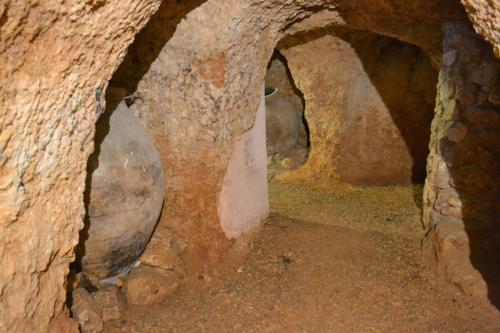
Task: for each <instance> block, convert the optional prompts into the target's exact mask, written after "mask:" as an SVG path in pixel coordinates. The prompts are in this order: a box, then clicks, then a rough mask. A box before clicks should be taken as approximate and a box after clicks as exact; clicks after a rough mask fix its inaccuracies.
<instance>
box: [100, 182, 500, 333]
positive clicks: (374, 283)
mask: <svg viewBox="0 0 500 333" xmlns="http://www.w3.org/2000/svg"><path fill="white" fill-rule="evenodd" d="M420 193H421V189H420V188H418V187H374V188H367V189H362V188H353V187H346V186H343V187H338V188H335V189H333V190H329V191H321V190H313V189H310V188H306V187H304V186H300V185H283V184H279V183H277V182H272V183H271V187H270V194H271V206H272V214H271V216H270V217H269V218H268V219H267V221H266V222H265V225H264V227H263V230H262V233H261V236H260V238H259V239H258V240H257V241H256V242H255V243H254V244H253V251H252V254H251V255H250V257H249V258H248V260H247V261H246V262H245V264H244V265H243V266H241V267H239V268H238V269H237V270H235V271H234V272H230V273H228V274H225V275H224V276H222V277H219V278H214V279H212V281H211V282H210V283H209V284H208V285H207V284H202V283H200V284H196V285H187V284H185V285H183V286H182V287H181V288H180V289H179V290H178V291H177V292H176V293H175V294H174V295H172V297H171V298H170V299H169V300H168V301H167V302H165V303H164V304H162V305H157V306H150V307H147V308H140V307H133V308H130V309H129V311H128V313H127V315H126V316H125V319H123V320H121V321H118V322H115V323H113V324H112V325H108V331H110V332H287V333H289V332H471V333H475V332H481V333H484V332H500V312H499V311H498V310H497V309H496V308H493V307H491V306H488V305H486V304H479V303H476V302H474V301H473V300H471V299H468V298H465V297H463V296H461V295H459V294H456V293H455V292H453V291H451V290H450V289H448V288H444V289H443V287H442V286H441V285H440V284H439V283H438V282H435V281H434V279H433V278H432V274H430V273H429V272H426V271H425V269H424V268H423V263H422V262H421V260H420V236H421V234H422V229H421V225H420V219H419V216H420V209H419V204H418V200H415V199H414V198H415V197H416V198H418V197H419V196H421V194H420ZM415 201H417V202H415Z"/></svg>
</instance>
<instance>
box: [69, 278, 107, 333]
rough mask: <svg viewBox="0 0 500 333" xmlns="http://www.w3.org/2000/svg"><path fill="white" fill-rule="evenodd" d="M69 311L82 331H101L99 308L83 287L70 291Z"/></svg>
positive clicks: (87, 332) (93, 332) (92, 332)
mask: <svg viewBox="0 0 500 333" xmlns="http://www.w3.org/2000/svg"><path fill="white" fill-rule="evenodd" d="M71 297H72V302H73V303H72V305H71V312H72V314H73V318H74V319H76V321H77V322H78V324H79V326H80V330H81V332H82V333H98V332H102V331H103V321H102V316H101V309H100V308H99V306H98V305H97V304H96V302H95V301H94V298H93V297H92V296H91V295H90V294H89V292H88V291H87V290H85V289H84V288H76V289H75V290H73V292H72V293H71Z"/></svg>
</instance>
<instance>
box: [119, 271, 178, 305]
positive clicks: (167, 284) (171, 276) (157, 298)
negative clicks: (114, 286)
mask: <svg viewBox="0 0 500 333" xmlns="http://www.w3.org/2000/svg"><path fill="white" fill-rule="evenodd" d="M178 285H179V278H178V277H177V274H175V273H174V272H173V271H169V270H166V269H161V268H155V267H150V266H145V265H141V266H139V267H137V268H134V269H133V270H132V272H131V273H130V275H129V276H128V279H127V281H126V282H125V285H124V287H123V288H124V291H125V295H126V297H127V301H128V304H131V305H150V304H157V303H161V302H163V301H164V300H165V299H166V298H167V296H168V295H170V294H171V293H172V292H173V291H175V290H176V289H177V287H178Z"/></svg>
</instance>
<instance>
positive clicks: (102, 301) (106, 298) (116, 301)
mask: <svg viewBox="0 0 500 333" xmlns="http://www.w3.org/2000/svg"><path fill="white" fill-rule="evenodd" d="M92 297H94V301H95V302H96V304H97V305H98V306H99V307H100V309H101V313H102V319H103V321H108V320H115V319H119V318H121V317H122V315H123V313H124V312H125V311H126V309H127V300H126V298H125V295H123V293H122V292H121V291H120V288H118V287H117V286H115V285H107V286H104V287H103V288H101V289H99V290H98V291H96V292H95V293H93V294H92Z"/></svg>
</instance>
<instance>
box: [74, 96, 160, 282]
mask: <svg viewBox="0 0 500 333" xmlns="http://www.w3.org/2000/svg"><path fill="white" fill-rule="evenodd" d="M106 117H108V118H109V122H108V119H106ZM101 118H102V119H99V121H98V123H97V126H96V148H95V149H96V151H95V152H94V154H92V156H91V157H90V159H89V166H88V172H91V182H90V188H89V184H88V181H87V193H86V196H87V198H86V200H87V201H88V203H87V204H88V208H87V215H88V216H87V221H86V224H87V225H86V227H85V228H86V229H84V232H82V233H81V237H82V238H83V239H81V240H80V243H81V244H82V247H83V248H81V249H80V251H81V252H83V253H82V255H83V257H82V258H81V266H82V267H81V268H82V270H83V271H84V272H86V273H88V274H91V275H93V276H95V277H97V278H99V279H113V277H116V276H117V275H122V274H126V273H127V272H128V271H129V270H130V268H131V267H132V266H133V265H134V264H135V263H136V261H137V260H138V258H139V256H140V255H141V254H142V252H143V251H144V249H145V247H146V245H147V243H148V241H149V239H150V238H151V234H152V233H153V231H154V229H155V226H156V223H157V221H158V218H159V216H160V212H161V210H162V205H163V199H164V189H165V187H164V178H163V168H162V163H161V160H160V156H159V154H158V151H157V150H156V148H155V145H154V143H153V140H152V139H151V137H150V136H149V134H148V133H147V132H146V131H145V129H144V128H143V127H142V125H141V124H140V123H139V121H138V120H137V119H136V117H135V116H134V115H133V114H132V112H131V111H130V110H129V109H128V107H127V106H126V104H125V103H124V102H122V103H120V104H119V105H118V107H117V108H116V110H115V111H114V112H112V113H111V115H109V114H106V113H105V114H103V116H102V117H101ZM101 141H102V142H101ZM89 190H90V191H89ZM85 238H86V239H85ZM77 255H78V251H77Z"/></svg>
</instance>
